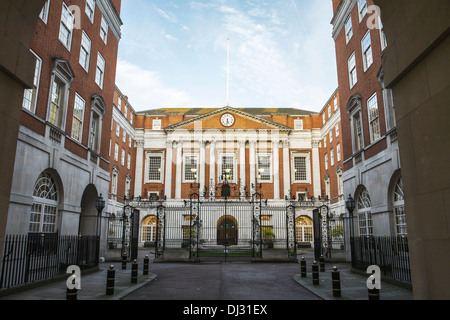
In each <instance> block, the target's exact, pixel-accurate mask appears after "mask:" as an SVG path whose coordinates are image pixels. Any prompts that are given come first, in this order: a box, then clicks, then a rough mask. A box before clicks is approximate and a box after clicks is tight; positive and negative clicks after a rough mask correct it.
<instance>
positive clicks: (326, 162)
mask: <svg viewBox="0 0 450 320" xmlns="http://www.w3.org/2000/svg"><path fill="white" fill-rule="evenodd" d="M324 161H325V170H328V154H325V156H324Z"/></svg>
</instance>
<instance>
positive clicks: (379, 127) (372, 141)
mask: <svg viewBox="0 0 450 320" xmlns="http://www.w3.org/2000/svg"><path fill="white" fill-rule="evenodd" d="M372 99H376V106H377V110H378V111H377V113H378V115H377V117H376V118H374V119H372V118H371V115H370V109H369V102H370V101H371V100H372ZM375 119H378V130H379V132H378V135H379V137H378V138H377V139H375V138H374V132H373V127H372V122H373V121H374V120H375ZM367 120H368V121H369V134H370V143H375V142H376V141H378V140H380V139H381V138H382V136H381V122H380V107H379V104H378V95H377V93H376V92H375V93H374V94H373V95H372V96H371V97H370V98H369V99H367Z"/></svg>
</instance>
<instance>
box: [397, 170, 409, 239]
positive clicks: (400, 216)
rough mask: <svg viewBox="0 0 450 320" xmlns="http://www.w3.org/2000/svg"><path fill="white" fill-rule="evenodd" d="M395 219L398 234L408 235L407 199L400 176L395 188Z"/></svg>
mask: <svg viewBox="0 0 450 320" xmlns="http://www.w3.org/2000/svg"><path fill="white" fill-rule="evenodd" d="M394 219H395V231H396V234H397V235H398V236H406V235H407V233H408V232H407V228H406V214H405V201H404V194H403V181H402V178H401V177H400V178H399V179H398V180H397V183H396V185H395V188H394Z"/></svg>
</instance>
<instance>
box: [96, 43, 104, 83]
mask: <svg viewBox="0 0 450 320" xmlns="http://www.w3.org/2000/svg"><path fill="white" fill-rule="evenodd" d="M105 70H106V60H105V58H103V56H102V54H101V53H100V52H98V53H97V68H96V69H95V83H96V84H97V85H98V86H99V87H100V89H102V90H103V85H104V81H105Z"/></svg>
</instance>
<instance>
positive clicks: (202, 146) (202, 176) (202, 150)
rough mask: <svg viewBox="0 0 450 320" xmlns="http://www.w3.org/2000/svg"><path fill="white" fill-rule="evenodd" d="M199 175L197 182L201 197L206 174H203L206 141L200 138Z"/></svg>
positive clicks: (201, 196)
mask: <svg viewBox="0 0 450 320" xmlns="http://www.w3.org/2000/svg"><path fill="white" fill-rule="evenodd" d="M199 161H200V164H199V166H200V175H199V183H200V190H199V193H200V194H199V197H200V198H201V199H203V192H204V191H205V183H206V176H205V166H206V141H203V140H201V141H200V160H199Z"/></svg>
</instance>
